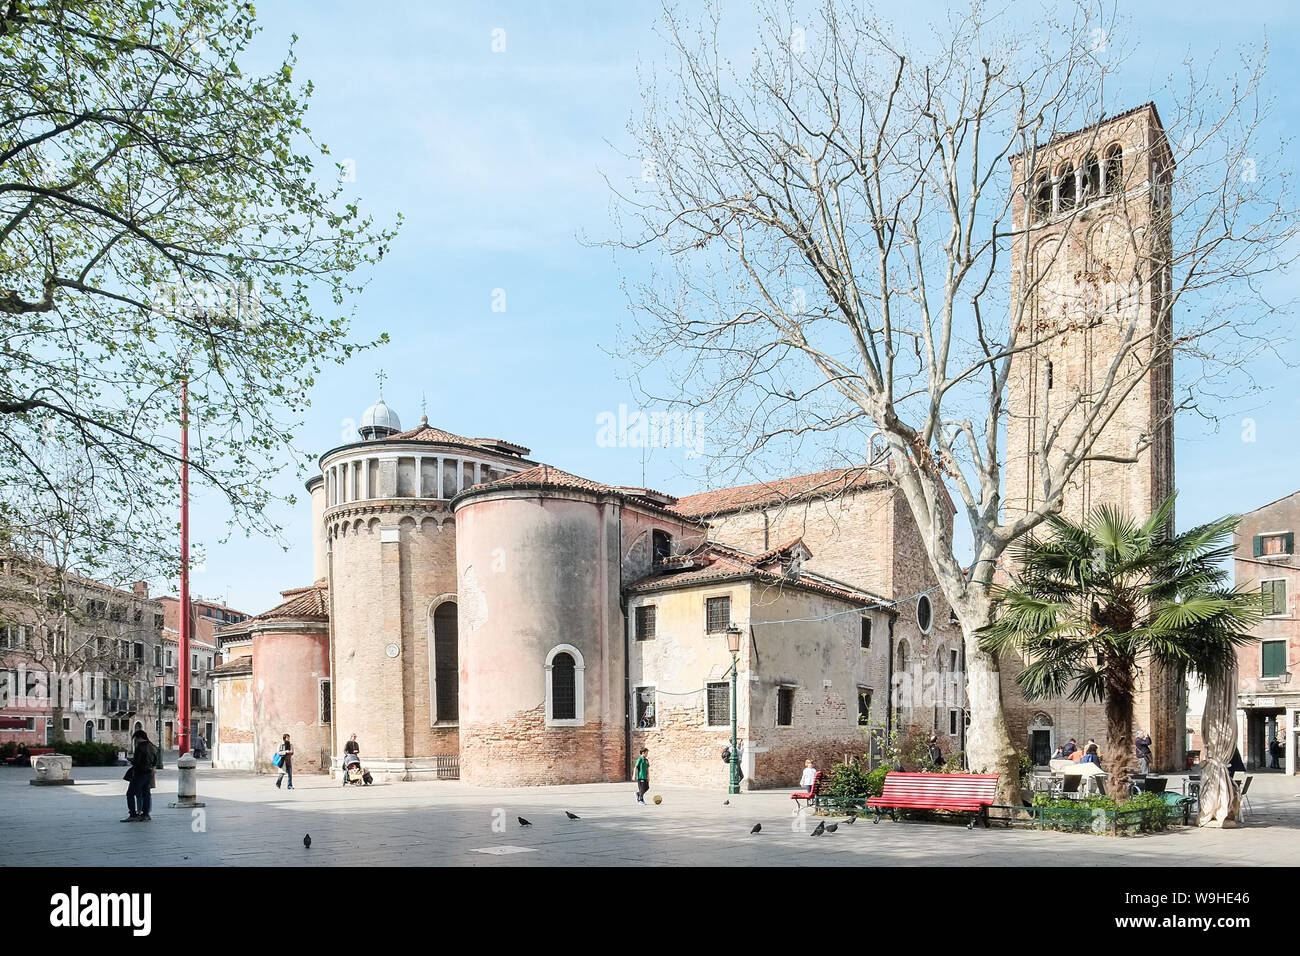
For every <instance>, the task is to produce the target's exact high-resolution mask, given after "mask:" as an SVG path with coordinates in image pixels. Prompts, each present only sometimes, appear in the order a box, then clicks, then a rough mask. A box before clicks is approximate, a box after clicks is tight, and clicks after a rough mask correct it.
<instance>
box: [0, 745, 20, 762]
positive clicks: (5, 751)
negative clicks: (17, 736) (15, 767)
mask: <svg viewBox="0 0 1300 956" xmlns="http://www.w3.org/2000/svg"><path fill="white" fill-rule="evenodd" d="M17 752H18V743H17V742H16V741H13V740H10V741H7V742H6V743H3V744H0V760H8V759H9V758H10V757H12V756H13V755H14V754H16V753H17Z"/></svg>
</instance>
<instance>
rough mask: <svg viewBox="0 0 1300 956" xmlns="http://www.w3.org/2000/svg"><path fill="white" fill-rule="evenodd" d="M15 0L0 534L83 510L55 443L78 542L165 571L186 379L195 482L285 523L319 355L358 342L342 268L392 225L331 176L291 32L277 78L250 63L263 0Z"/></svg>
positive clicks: (2, 268) (0, 391) (241, 517)
mask: <svg viewBox="0 0 1300 956" xmlns="http://www.w3.org/2000/svg"><path fill="white" fill-rule="evenodd" d="M2 11H3V12H0V449H3V451H2V452H0V525H3V524H8V525H10V526H11V527H15V528H18V529H23V528H30V527H33V526H39V525H41V524H42V523H44V522H46V521H47V520H49V518H50V515H51V514H55V515H62V516H64V517H66V515H67V514H69V513H71V512H72V509H69V508H67V507H65V506H66V500H65V495H64V493H63V492H64V486H62V485H60V484H59V482H58V480H57V478H56V476H54V475H51V474H49V473H48V472H47V470H46V469H45V468H44V466H43V463H42V460H41V456H40V454H39V452H40V450H42V449H48V448H50V447H55V448H59V449H63V450H66V451H68V452H70V453H71V454H72V456H73V457H74V459H75V460H76V461H77V464H78V468H77V474H78V480H80V481H85V482H93V483H94V487H95V490H96V494H97V496H98V497H99V500H100V504H101V506H102V507H100V508H99V509H97V510H98V511H99V512H100V513H101V514H103V515H105V516H106V517H105V519H104V523H102V524H98V525H89V524H82V525H81V526H80V527H79V528H78V529H77V532H78V535H79V537H80V545H81V546H82V547H83V548H84V549H86V550H87V551H88V552H90V553H91V555H92V556H94V555H108V554H114V553H117V554H121V553H123V552H130V553H132V554H134V555H136V556H137V558H144V559H147V560H150V561H152V562H153V563H154V564H155V565H166V564H169V563H170V564H171V566H172V567H174V562H175V557H174V554H173V552H174V550H175V549H174V548H173V547H172V545H171V540H172V537H173V535H174V527H175V517H174V501H175V499H176V486H177V483H178V480H179V479H178V468H177V463H178V460H179V448H178V442H177V437H176V436H177V430H178V428H177V426H178V421H179V408H178V401H177V387H178V384H179V382H180V381H181V380H182V378H186V377H188V380H189V388H190V407H191V412H190V422H191V429H192V439H193V442H194V444H196V445H197V447H198V451H197V452H195V451H193V449H192V452H191V457H192V463H193V467H194V469H195V470H196V472H197V474H196V481H199V482H206V483H207V484H208V485H210V486H212V487H215V488H216V489H217V490H218V491H219V492H220V495H221V497H222V498H224V500H225V501H226V502H227V503H228V505H229V507H230V509H231V512H232V515H233V518H232V520H233V521H234V522H235V523H236V525H240V526H243V527H244V528H245V529H246V530H250V531H258V532H264V533H272V532H274V531H275V530H277V529H275V528H274V526H273V525H272V524H271V522H270V521H269V519H268V518H267V517H266V514H265V507H266V504H267V502H268V495H269V493H268V491H267V490H266V488H265V487H264V483H263V479H264V478H266V477H267V476H268V475H270V474H271V473H272V472H273V471H275V470H277V469H278V468H279V467H281V466H282V464H283V461H284V458H285V452H286V450H289V449H290V447H291V446H290V436H291V433H292V430H293V428H294V426H295V425H296V424H297V421H296V420H295V415H296V414H298V413H300V412H301V410H302V409H303V408H304V407H305V406H306V405H307V394H308V390H309V389H310V388H311V386H312V385H313V383H314V380H315V376H316V375H317V374H318V373H319V371H320V369H321V368H322V366H323V365H324V364H325V363H328V362H341V361H343V360H344V359H346V358H347V357H348V356H350V355H351V354H353V352H354V351H355V350H356V349H357V348H358V347H362V346H359V345H357V344H355V343H352V342H351V341H349V335H348V322H349V314H348V308H347V306H346V303H347V301H348V299H349V298H350V297H351V296H352V295H353V294H355V293H356V292H357V291H359V285H358V284H357V282H356V281H355V280H353V279H352V278H350V277H351V276H352V274H353V273H354V272H355V271H356V270H357V269H358V268H359V267H361V266H362V265H363V264H366V263H371V262H374V261H377V260H378V259H379V258H380V257H382V255H383V251H384V243H386V242H388V241H389V239H390V237H391V235H392V230H391V229H388V228H377V227H376V226H375V225H374V224H373V223H372V220H371V219H370V218H369V217H367V216H365V215H363V214H362V212H361V211H360V209H359V207H358V205H357V204H356V202H355V201H353V202H347V201H346V200H345V199H344V197H343V196H342V192H341V191H342V189H343V188H344V187H343V186H342V184H341V181H342V179H343V178H344V177H342V176H341V175H340V174H339V170H340V169H341V168H342V167H341V166H339V165H337V164H334V165H327V166H324V167H323V170H324V172H325V175H324V176H323V177H321V178H322V179H323V181H324V182H323V184H322V182H318V180H317V174H318V170H317V169H316V165H315V163H316V160H317V158H318V157H319V156H321V155H324V154H327V153H328V149H327V148H326V147H325V146H324V145H323V144H319V143H317V142H316V141H315V139H314V138H313V137H312V134H311V131H310V130H309V128H308V127H307V126H306V125H305V114H306V107H307V101H308V99H309V97H310V94H311V90H312V87H311V84H310V83H306V84H305V85H301V84H299V83H298V82H297V81H295V79H294V76H293V71H294V63H295V60H294V57H293V54H292V46H291V47H290V50H289V52H288V53H287V54H286V55H285V57H284V58H283V59H282V61H281V62H280V64H279V66H278V68H276V69H273V70H272V71H270V72H269V73H266V74H265V75H255V74H249V73H246V72H245V70H244V69H242V68H241V66H240V65H239V61H240V60H241V59H242V58H243V57H244V56H245V51H246V48H247V47H248V45H249V43H250V41H251V40H252V39H253V37H254V36H255V34H256V33H257V27H256V26H255V24H254V10H253V7H252V5H251V4H248V3H236V2H231V0H79V2H75V3H74V2H66V0H50V2H33V0H11V2H8V3H7V4H6V5H5V6H4V7H3V8H2ZM380 338H381V340H382V338H383V337H382V336H381V337H380ZM33 489H35V490H37V491H39V492H40V493H41V496H40V497H41V501H42V504H41V505H40V506H39V507H37V506H33V505H32V504H31V502H32V500H33V495H32V494H31V493H30V492H31V491H32V490H33ZM51 509H52V510H51ZM60 520H62V518H60Z"/></svg>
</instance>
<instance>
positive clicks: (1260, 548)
mask: <svg viewBox="0 0 1300 956" xmlns="http://www.w3.org/2000/svg"><path fill="white" fill-rule="evenodd" d="M1251 549H1252V550H1253V551H1254V553H1255V557H1257V558H1258V557H1259V556H1260V555H1261V554H1263V553H1264V541H1263V539H1262V537H1261V536H1260V535H1255V537H1253V538H1252V539H1251Z"/></svg>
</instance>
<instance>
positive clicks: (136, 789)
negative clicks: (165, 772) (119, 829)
mask: <svg viewBox="0 0 1300 956" xmlns="http://www.w3.org/2000/svg"><path fill="white" fill-rule="evenodd" d="M131 741H132V743H133V744H134V745H135V746H134V748H133V750H132V752H131V765H130V766H129V767H127V770H126V779H127V780H128V781H130V782H129V783H128V784H127V787H126V812H127V816H125V817H123V818H122V822H123V823H144V822H146V821H148V820H151V819H153V818H152V817H151V816H149V811H150V810H152V809H153V792H152V791H153V785H154V778H153V767H154V762H155V761H156V760H157V758H158V748H156V747H155V746H154V745H153V744H151V743H150V742H149V735H148V734H146V733H145V732H144V731H143V730H137V731H136V732H135V733H134V734H132V735H131Z"/></svg>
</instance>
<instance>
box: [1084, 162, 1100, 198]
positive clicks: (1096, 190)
mask: <svg viewBox="0 0 1300 956" xmlns="http://www.w3.org/2000/svg"><path fill="white" fill-rule="evenodd" d="M1100 195H1101V163H1100V162H1098V161H1097V154H1096V153H1089V154H1088V156H1087V158H1086V159H1084V161H1083V201H1084V202H1089V201H1091V200H1093V199H1096V198H1097V197H1098V196H1100Z"/></svg>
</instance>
